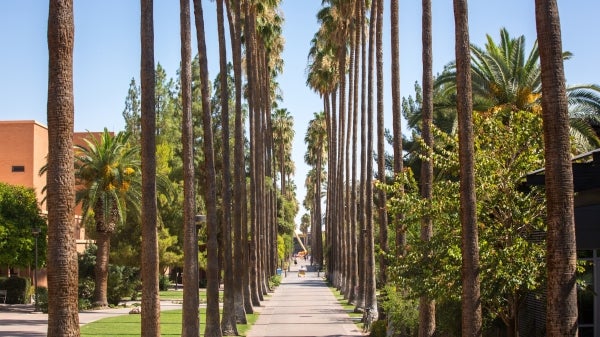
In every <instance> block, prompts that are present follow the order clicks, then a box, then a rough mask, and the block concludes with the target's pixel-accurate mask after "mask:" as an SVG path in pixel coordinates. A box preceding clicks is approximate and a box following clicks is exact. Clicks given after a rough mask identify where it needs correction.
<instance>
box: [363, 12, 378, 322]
mask: <svg viewBox="0 0 600 337" xmlns="http://www.w3.org/2000/svg"><path fill="white" fill-rule="evenodd" d="M378 6H379V0H374V1H372V4H371V21H370V27H369V28H370V29H369V58H368V62H369V73H368V91H367V157H366V160H367V163H366V166H367V172H366V178H367V180H366V181H365V183H366V190H365V191H366V192H365V218H366V219H365V224H366V226H365V227H366V235H365V247H364V248H365V249H364V254H365V315H364V316H363V319H364V320H369V321H371V322H372V321H374V320H375V319H376V318H377V316H378V313H377V297H376V291H377V289H376V283H375V241H374V232H375V230H374V224H373V184H372V180H373V75H374V74H373V73H374V69H373V63H374V56H375V49H374V48H375V30H376V22H377V20H378V19H377V15H378V13H379V12H378V10H377V7H378Z"/></svg>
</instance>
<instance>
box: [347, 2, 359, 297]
mask: <svg viewBox="0 0 600 337" xmlns="http://www.w3.org/2000/svg"><path fill="white" fill-rule="evenodd" d="M355 6H356V8H355V13H356V15H357V16H358V18H357V22H358V24H359V25H361V21H360V1H356V2H355ZM360 33H361V29H360V27H356V28H355V30H354V33H353V42H352V55H353V57H352V58H351V60H352V61H351V62H350V63H352V67H351V68H352V74H353V80H352V97H351V99H352V100H353V108H352V122H351V124H352V164H351V165H352V175H351V177H352V179H350V183H351V184H352V187H351V192H350V198H349V201H350V216H349V218H350V242H349V243H348V244H349V250H350V259H349V267H350V268H349V270H348V273H349V275H348V277H349V279H350V284H349V288H350V289H349V291H350V293H349V294H348V303H356V296H357V292H356V289H357V287H358V246H357V245H358V242H357V241H358V240H357V225H356V221H357V219H356V216H357V209H356V202H357V199H356V193H357V192H356V190H357V188H356V186H357V183H358V182H357V180H356V168H357V166H356V156H357V153H356V151H357V132H358V127H357V126H358V110H359V107H358V78H359V60H360V55H359V48H360Z"/></svg>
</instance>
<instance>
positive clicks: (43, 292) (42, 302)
mask: <svg viewBox="0 0 600 337" xmlns="http://www.w3.org/2000/svg"><path fill="white" fill-rule="evenodd" d="M37 302H38V303H37V308H38V310H41V311H42V312H48V288H46V287H38V288H37Z"/></svg>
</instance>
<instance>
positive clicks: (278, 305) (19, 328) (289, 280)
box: [0, 261, 363, 337]
mask: <svg viewBox="0 0 600 337" xmlns="http://www.w3.org/2000/svg"><path fill="white" fill-rule="evenodd" d="M299 262H300V261H299ZM302 264H304V261H302V262H300V264H299V265H298V266H294V267H292V270H291V271H290V272H287V273H286V274H287V275H286V276H285V277H282V283H281V285H280V286H279V287H277V289H275V292H273V293H272V294H269V296H267V298H266V299H265V300H264V301H263V302H262V303H261V306H260V307H258V308H255V310H256V311H257V312H259V313H260V316H259V318H258V320H257V321H256V323H255V324H254V325H253V326H252V328H251V329H250V331H248V334H247V337H267V336H295V337H301V336H327V337H338V336H363V334H362V333H361V330H360V329H359V328H358V327H357V326H356V325H355V324H354V323H353V322H352V320H351V319H350V317H349V316H348V314H347V312H346V311H345V310H344V309H343V308H342V306H341V305H340V304H339V302H338V301H337V299H336V298H335V296H334V295H333V293H332V292H331V290H330V289H329V288H328V287H327V284H326V283H325V281H324V280H323V278H322V274H321V275H320V276H321V277H318V276H317V272H314V271H309V272H306V274H305V276H304V277H299V276H298V269H299V267H300V265H302ZM309 270H310V267H309ZM178 308H181V304H177V303H173V302H170V301H162V302H161V310H174V309H178ZM130 310H131V308H119V309H104V310H90V311H83V312H80V313H79V323H80V324H81V325H84V324H87V323H90V322H93V321H97V320H99V319H102V318H106V317H113V316H120V315H127V314H128V313H129V311H130ZM47 329H48V315H47V314H42V313H33V306H32V305H26V304H0V337H5V336H6V337H21V336H28V337H43V336H46V332H47Z"/></svg>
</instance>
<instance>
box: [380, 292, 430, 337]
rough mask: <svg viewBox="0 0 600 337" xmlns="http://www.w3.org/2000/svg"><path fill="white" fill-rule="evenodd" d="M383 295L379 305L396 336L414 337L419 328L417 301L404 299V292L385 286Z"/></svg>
mask: <svg viewBox="0 0 600 337" xmlns="http://www.w3.org/2000/svg"><path fill="white" fill-rule="evenodd" d="M384 293H385V297H384V298H383V299H382V303H381V305H382V308H383V309H384V311H385V313H386V315H387V319H388V321H389V322H390V324H391V326H392V328H393V329H394V331H395V333H396V336H408V337H411V336H416V335H417V332H418V326H419V309H418V307H419V301H418V300H416V299H411V298H407V297H405V296H404V294H403V293H404V292H402V291H399V290H398V289H396V288H395V287H393V286H386V287H385V292H384ZM375 323H377V322H375ZM373 329H375V324H373ZM384 336H385V335H384Z"/></svg>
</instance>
